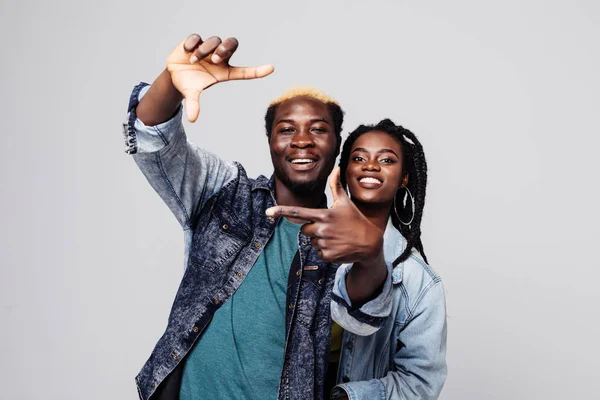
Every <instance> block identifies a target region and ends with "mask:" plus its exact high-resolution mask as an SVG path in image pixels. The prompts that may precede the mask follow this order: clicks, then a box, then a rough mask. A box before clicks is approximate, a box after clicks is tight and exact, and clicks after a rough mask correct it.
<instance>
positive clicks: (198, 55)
mask: <svg viewBox="0 0 600 400" xmlns="http://www.w3.org/2000/svg"><path fill="white" fill-rule="evenodd" d="M220 44H221V38H219V37H217V36H213V37H209V38H208V39H206V40H205V41H204V43H202V44H201V45H200V46H198V48H197V49H196V51H194V53H193V54H192V56H191V57H190V64H195V63H197V62H198V61H200V60H202V59H203V58H204V57H206V56H208V55H209V54H210V53H212V52H213V51H215V49H216V48H217V47H219V45H220Z"/></svg>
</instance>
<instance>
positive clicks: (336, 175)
mask: <svg viewBox="0 0 600 400" xmlns="http://www.w3.org/2000/svg"><path fill="white" fill-rule="evenodd" d="M329 189H331V194H332V195H333V206H334V207H335V205H336V204H340V203H345V202H347V201H350V199H349V197H348V194H347V193H346V191H345V190H344V188H343V187H342V183H341V182H340V167H336V168H334V169H333V171H331V174H329Z"/></svg>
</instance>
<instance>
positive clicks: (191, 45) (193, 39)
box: [183, 33, 202, 53]
mask: <svg viewBox="0 0 600 400" xmlns="http://www.w3.org/2000/svg"><path fill="white" fill-rule="evenodd" d="M201 44H202V38H201V37H200V35H198V34H197V33H192V34H191V35H190V36H188V37H187V39H185V40H184V41H183V50H184V51H185V52H187V53H191V52H192V51H194V50H196V47H198V46H200V45H201Z"/></svg>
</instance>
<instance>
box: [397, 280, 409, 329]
mask: <svg viewBox="0 0 600 400" xmlns="http://www.w3.org/2000/svg"><path fill="white" fill-rule="evenodd" d="M399 287H400V291H401V292H402V297H404V310H405V311H406V319H405V320H404V321H402V325H406V323H407V321H408V320H410V305H409V304H408V302H409V297H408V291H407V290H406V287H405V286H404V285H400V286H399Z"/></svg>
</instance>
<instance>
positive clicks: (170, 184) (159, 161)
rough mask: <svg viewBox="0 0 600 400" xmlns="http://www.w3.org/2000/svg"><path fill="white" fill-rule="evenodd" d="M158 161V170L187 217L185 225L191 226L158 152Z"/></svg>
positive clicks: (187, 216) (186, 216)
mask: <svg viewBox="0 0 600 400" xmlns="http://www.w3.org/2000/svg"><path fill="white" fill-rule="evenodd" d="M156 161H157V164H158V168H159V169H160V172H161V173H162V175H163V178H164V179H165V181H166V182H167V184H168V185H169V189H171V193H172V194H173V197H175V199H177V204H179V207H181V211H183V215H184V216H185V225H186V226H190V217H189V215H188V213H187V211H186V210H185V207H184V205H183V202H182V201H181V199H180V198H179V196H178V195H177V192H175V188H173V184H172V183H171V181H170V180H169V177H168V176H167V173H166V171H165V169H164V167H163V164H162V159H161V157H160V154H159V153H158V152H157V153H156Z"/></svg>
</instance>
